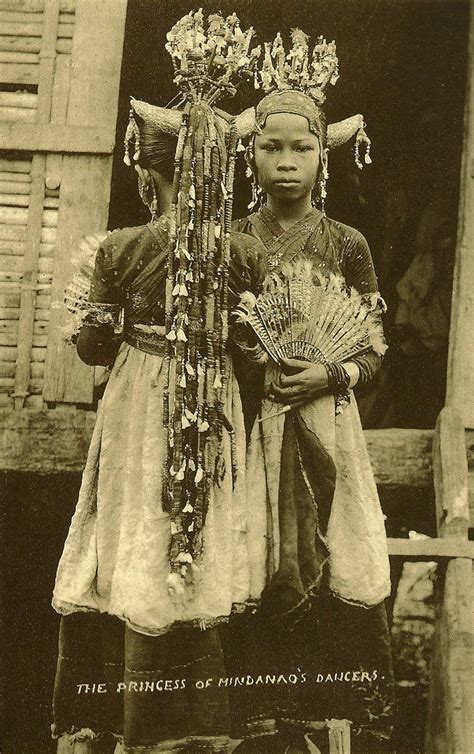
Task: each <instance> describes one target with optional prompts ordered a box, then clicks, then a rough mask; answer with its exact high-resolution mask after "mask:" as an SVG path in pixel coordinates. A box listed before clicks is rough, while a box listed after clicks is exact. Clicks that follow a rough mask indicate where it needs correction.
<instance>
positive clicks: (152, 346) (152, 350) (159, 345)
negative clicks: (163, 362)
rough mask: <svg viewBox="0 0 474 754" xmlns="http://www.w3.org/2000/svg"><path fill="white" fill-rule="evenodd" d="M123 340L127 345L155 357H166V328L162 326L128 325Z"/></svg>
mask: <svg viewBox="0 0 474 754" xmlns="http://www.w3.org/2000/svg"><path fill="white" fill-rule="evenodd" d="M123 338H124V340H125V342H126V343H128V344H129V345H130V346H133V348H137V349H138V350H139V351H144V352H145V353H149V354H152V355H153V356H166V338H165V328H164V326H162V325H154V326H153V329H152V328H151V326H150V325H127V326H126V327H125V329H124V333H123Z"/></svg>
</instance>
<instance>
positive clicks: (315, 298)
mask: <svg viewBox="0 0 474 754" xmlns="http://www.w3.org/2000/svg"><path fill="white" fill-rule="evenodd" d="M368 298H369V300H368V301H367V299H368ZM377 300H378V296H377V294H375V295H374V296H373V297H371V300H370V297H363V296H362V295H361V294H360V293H358V291H356V290H355V289H354V288H348V287H347V285H346V283H345V281H344V279H343V278H342V276H340V275H334V274H332V273H331V274H329V275H323V274H322V273H321V272H320V271H319V270H317V269H315V268H314V267H313V265H312V263H311V262H309V261H298V262H296V263H294V264H287V265H285V266H283V267H282V269H281V270H280V271H278V272H274V273H272V274H271V275H269V276H268V277H267V279H266V281H265V283H264V290H263V292H262V293H261V295H260V296H259V297H258V298H256V297H255V296H252V294H250V293H249V292H245V293H244V294H242V296H241V301H240V305H239V307H238V309H237V311H236V312H235V314H236V315H237V317H238V321H239V322H242V323H246V324H248V325H249V326H250V327H251V328H252V330H253V331H254V333H255V335H256V336H257V338H258V340H259V341H260V343H261V345H262V347H263V348H264V349H265V351H266V352H267V354H268V355H269V356H270V357H271V358H272V359H273V361H275V362H276V363H277V364H279V365H280V366H281V365H282V359H286V358H289V359H301V360H303V361H308V362H310V363H313V364H314V363H319V364H328V363H331V362H332V363H343V362H345V361H348V360H350V359H351V358H354V357H355V356H358V355H360V354H363V353H365V352H367V351H369V350H374V351H375V352H376V353H379V354H383V353H384V352H385V350H386V348H387V346H386V343H385V340H384V337H383V331H382V326H381V323H380V318H379V314H378V311H377Z"/></svg>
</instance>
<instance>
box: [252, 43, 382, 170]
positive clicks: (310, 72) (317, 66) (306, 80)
mask: <svg viewBox="0 0 474 754" xmlns="http://www.w3.org/2000/svg"><path fill="white" fill-rule="evenodd" d="M308 40H309V37H308V35H307V34H305V33H304V32H303V31H301V30H300V29H294V30H293V31H292V32H291V41H292V47H291V49H290V50H289V51H288V52H286V50H285V48H284V46H283V41H282V38H281V34H277V36H276V37H275V40H274V42H273V44H272V43H270V42H266V43H265V53H264V58H263V63H262V65H261V67H260V70H259V71H256V72H255V76H254V78H255V86H256V88H257V89H260V88H261V89H263V90H264V91H265V92H266V96H265V97H263V99H262V100H261V101H260V102H259V104H258V105H257V107H256V108H255V109H253V108H250V109H249V110H246V111H244V113H242V114H241V115H240V116H239V117H238V118H237V127H238V128H239V131H240V133H241V134H243V133H246V134H247V135H249V134H251V133H255V132H257V133H258V131H259V130H260V129H261V128H263V126H264V125H265V121H266V119H267V118H268V116H269V115H271V114H274V113H282V112H284V113H294V114H296V115H302V116H303V117H305V118H306V119H307V120H308V122H309V127H310V129H311V130H312V131H313V132H314V133H315V134H316V135H317V136H318V138H322V137H325V138H324V141H325V144H324V146H326V147H327V148H328V149H333V148H335V147H338V146H340V145H341V144H344V143H345V142H346V141H349V139H350V138H352V137H353V136H354V135H356V146H355V158H356V164H357V166H358V167H359V168H362V162H361V160H360V156H359V148H360V144H361V143H365V144H366V154H365V158H364V161H365V162H366V163H370V162H371V159H370V154H369V151H370V140H369V138H368V136H367V134H366V133H365V130H364V119H363V117H362V115H354V116H352V117H351V118H347V119H346V120H343V121H340V122H338V123H332V124H329V125H328V127H327V133H326V134H322V133H321V125H320V123H321V119H320V117H319V116H320V112H321V110H320V108H321V105H323V103H324V102H325V100H326V94H325V89H326V88H327V86H328V85H334V84H335V83H336V82H337V80H338V78H339V67H338V66H339V64H338V58H337V55H336V44H335V42H334V41H333V42H327V41H326V40H325V39H324V38H323V37H319V38H318V39H317V41H316V44H315V45H314V48H313V50H312V52H310V48H309V45H308ZM244 123H245V125H244Z"/></svg>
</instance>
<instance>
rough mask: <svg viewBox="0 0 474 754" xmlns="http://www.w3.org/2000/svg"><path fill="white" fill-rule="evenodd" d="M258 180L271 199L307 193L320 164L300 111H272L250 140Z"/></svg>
mask: <svg viewBox="0 0 474 754" xmlns="http://www.w3.org/2000/svg"><path fill="white" fill-rule="evenodd" d="M254 157H255V167H256V170H257V179H258V183H259V184H260V186H261V187H262V189H263V190H264V191H265V192H266V193H267V194H269V195H270V196H272V197H274V198H275V199H280V200H281V199H286V200H287V201H297V200H300V199H302V198H303V197H305V196H307V195H309V194H311V191H312V189H313V187H314V185H315V183H316V179H317V177H318V170H319V164H320V147H319V141H318V138H317V136H316V135H315V134H313V133H312V132H311V131H310V129H309V122H308V120H307V119H306V118H304V117H303V116H302V115H294V114H293V113H274V114H272V115H269V116H268V118H267V120H266V121H265V127H264V128H263V130H262V133H261V134H258V135H257V136H256V137H255V141H254Z"/></svg>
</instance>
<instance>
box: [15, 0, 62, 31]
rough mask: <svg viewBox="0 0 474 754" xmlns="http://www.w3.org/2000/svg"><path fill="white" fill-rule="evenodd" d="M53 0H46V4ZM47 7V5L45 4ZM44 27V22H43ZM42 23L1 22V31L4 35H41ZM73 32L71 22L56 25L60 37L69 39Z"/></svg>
mask: <svg viewBox="0 0 474 754" xmlns="http://www.w3.org/2000/svg"><path fill="white" fill-rule="evenodd" d="M52 1H53V0H48V5H49V3H50V2H52ZM46 7H48V6H46ZM45 27H46V24H45ZM42 29H43V26H42V24H37V23H29V24H19V23H2V33H3V34H4V35H5V36H6V37H41V35H42ZM73 34H74V26H73V25H71V24H59V25H58V37H61V38H62V39H71V38H72V36H73Z"/></svg>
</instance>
